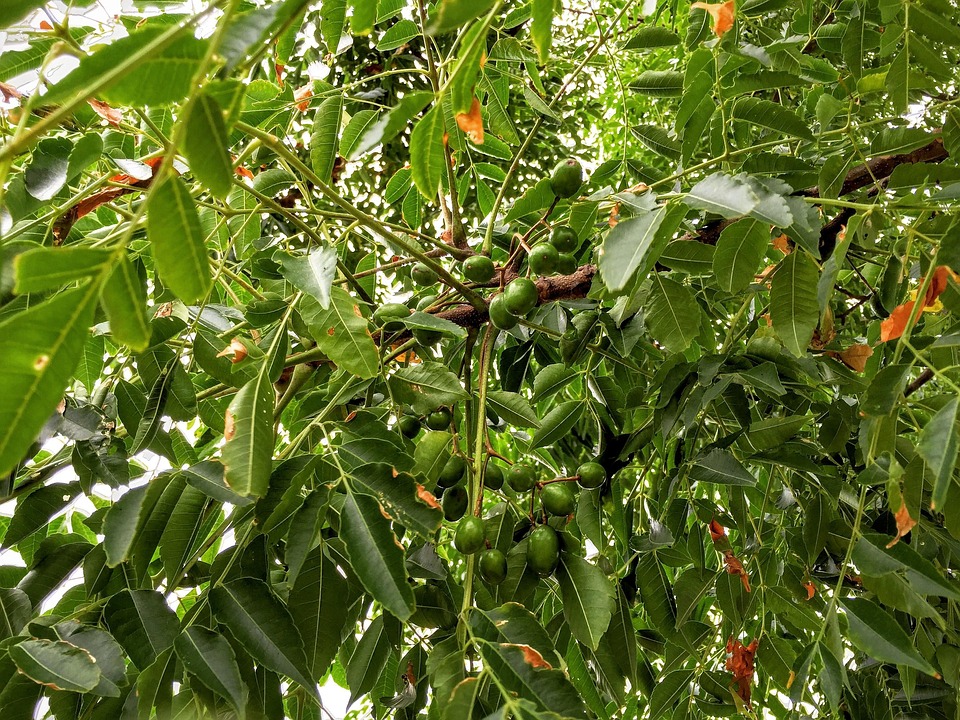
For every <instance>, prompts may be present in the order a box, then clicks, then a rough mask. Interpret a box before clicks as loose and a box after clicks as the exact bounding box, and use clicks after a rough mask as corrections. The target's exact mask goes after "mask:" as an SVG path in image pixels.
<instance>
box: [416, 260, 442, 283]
mask: <svg viewBox="0 0 960 720" xmlns="http://www.w3.org/2000/svg"><path fill="white" fill-rule="evenodd" d="M410 277H412V278H413V281H414V282H415V283H416V284H417V285H435V284H436V282H437V279H438V278H437V273H436V272H434V271H433V269H432V268H429V267H427V266H426V265H424V264H423V263H419V262H418V263H414V266H413V267H412V268H410Z"/></svg>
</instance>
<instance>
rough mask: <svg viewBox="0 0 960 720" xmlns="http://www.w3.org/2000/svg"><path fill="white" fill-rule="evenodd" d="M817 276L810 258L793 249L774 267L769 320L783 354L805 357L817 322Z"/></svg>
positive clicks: (814, 265)
mask: <svg viewBox="0 0 960 720" xmlns="http://www.w3.org/2000/svg"><path fill="white" fill-rule="evenodd" d="M819 279H820V272H819V271H818V270H817V265H816V263H815V262H814V261H813V260H812V259H811V258H810V256H809V255H808V254H807V253H805V252H802V251H801V250H799V249H797V250H795V251H794V252H792V253H790V254H789V255H787V256H786V257H785V258H784V259H783V260H782V261H781V263H780V265H779V267H777V270H776V273H775V274H774V276H773V280H772V281H771V284H770V317H771V319H772V320H773V329H774V330H776V332H777V335H779V336H780V339H781V340H783V344H784V345H786V347H787V350H789V351H790V352H791V353H793V354H794V355H796V356H801V357H802V356H803V355H806V352H807V348H808V347H809V345H810V340H811V339H812V338H813V331H814V330H815V329H816V327H817V323H818V322H819V321H820V305H819V303H818V302H817V282H818V280H819Z"/></svg>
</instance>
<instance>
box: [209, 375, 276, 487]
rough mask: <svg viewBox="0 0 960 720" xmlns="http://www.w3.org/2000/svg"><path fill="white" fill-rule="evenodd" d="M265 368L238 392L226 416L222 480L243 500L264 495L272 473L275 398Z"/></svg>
mask: <svg viewBox="0 0 960 720" xmlns="http://www.w3.org/2000/svg"><path fill="white" fill-rule="evenodd" d="M265 368H266V366H265ZM265 368H264V370H261V371H260V372H259V373H258V374H257V377H255V378H254V379H253V380H251V381H249V382H248V383H247V384H246V385H244V386H243V387H242V388H240V392H238V393H237V394H236V396H235V397H234V398H233V400H231V401H230V406H229V407H228V408H227V412H226V416H225V424H226V429H225V430H224V432H223V437H224V440H225V441H226V442H225V443H224V445H223V451H222V455H221V457H222V462H223V468H224V470H223V477H224V480H226V482H227V485H229V486H230V489H231V490H233V491H234V492H235V493H237V494H238V495H242V496H244V497H249V496H253V497H263V496H264V495H266V494H267V489H268V488H269V485H270V472H271V471H272V470H273V449H274V443H275V439H274V433H273V410H274V402H275V400H276V395H275V393H274V389H273V383H271V382H270V378H269V376H268V373H267V372H265Z"/></svg>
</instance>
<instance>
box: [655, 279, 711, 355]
mask: <svg viewBox="0 0 960 720" xmlns="http://www.w3.org/2000/svg"><path fill="white" fill-rule="evenodd" d="M645 313H646V316H645V317H646V322H647V327H648V328H649V330H650V334H651V335H652V336H653V338H654V339H655V340H656V341H657V342H659V343H661V344H662V345H663V346H664V347H666V348H667V350H669V351H670V352H683V351H684V350H686V349H687V347H689V346H690V343H691V342H693V339H694V338H695V337H697V335H698V334H699V333H700V306H699V305H698V304H697V300H696V298H695V297H694V296H693V293H691V292H690V290H689V289H688V288H687V287H685V286H684V285H681V284H680V283H678V282H676V281H674V280H670V279H669V278H665V277H662V273H655V274H654V276H653V279H652V286H651V288H650V295H649V296H648V297H647V304H646V306H645Z"/></svg>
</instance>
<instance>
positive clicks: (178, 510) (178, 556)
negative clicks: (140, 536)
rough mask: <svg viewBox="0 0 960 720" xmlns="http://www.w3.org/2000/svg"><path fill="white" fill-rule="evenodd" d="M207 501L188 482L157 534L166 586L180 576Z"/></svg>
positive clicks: (198, 536)
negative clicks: (162, 527) (161, 529)
mask: <svg viewBox="0 0 960 720" xmlns="http://www.w3.org/2000/svg"><path fill="white" fill-rule="evenodd" d="M207 502H208V500H207V496H206V495H205V494H204V493H203V492H201V491H200V490H197V489H196V488H195V487H191V486H190V485H188V486H186V487H185V488H184V489H183V494H182V495H180V497H179V498H178V499H177V505H176V507H175V508H174V509H173V512H172V513H170V519H169V520H168V521H167V525H166V527H164V529H163V535H161V536H160V561H161V562H162V563H163V574H164V576H165V577H166V578H167V584H168V586H169V585H170V584H172V583H173V582H175V580H176V579H177V578H179V577H180V573H181V571H182V570H183V569H184V566H185V564H186V562H187V560H188V559H189V558H190V551H191V550H192V549H193V547H194V546H195V545H197V544H198V542H200V541H201V540H202V537H201V526H202V524H203V521H204V518H205V513H204V511H205V510H206V509H207Z"/></svg>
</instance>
